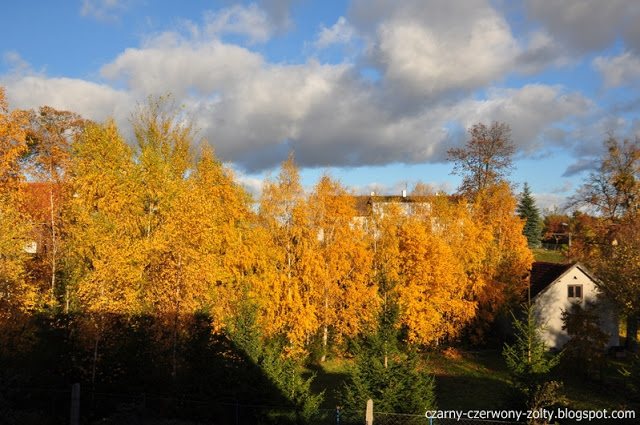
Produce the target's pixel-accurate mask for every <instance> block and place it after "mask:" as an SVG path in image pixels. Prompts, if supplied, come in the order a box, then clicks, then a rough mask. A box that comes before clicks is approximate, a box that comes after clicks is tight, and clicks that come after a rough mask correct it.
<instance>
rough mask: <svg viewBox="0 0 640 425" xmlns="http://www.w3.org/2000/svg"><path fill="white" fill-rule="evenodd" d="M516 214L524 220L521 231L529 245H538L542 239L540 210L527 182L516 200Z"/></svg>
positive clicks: (535, 246) (531, 246)
mask: <svg viewBox="0 0 640 425" xmlns="http://www.w3.org/2000/svg"><path fill="white" fill-rule="evenodd" d="M518 216H520V218H522V219H524V220H525V224H524V228H523V229H522V233H523V234H524V235H525V236H526V237H527V241H528V242H529V247H530V248H538V247H540V241H541V239H542V219H541V218H540V211H539V210H538V207H537V206H536V201H535V199H533V196H532V195H531V189H530V188H529V185H528V184H527V183H525V184H524V189H523V190H522V194H521V195H520V201H519V202H518Z"/></svg>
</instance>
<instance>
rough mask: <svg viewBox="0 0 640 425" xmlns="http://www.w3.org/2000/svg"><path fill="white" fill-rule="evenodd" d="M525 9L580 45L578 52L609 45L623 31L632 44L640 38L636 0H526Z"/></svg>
mask: <svg viewBox="0 0 640 425" xmlns="http://www.w3.org/2000/svg"><path fill="white" fill-rule="evenodd" d="M525 10H526V13H527V15H528V16H529V17H531V18H533V19H534V20H537V21H538V22H540V23H541V25H542V26H543V27H544V28H545V29H546V30H547V31H548V32H549V34H550V35H551V36H552V37H553V38H554V39H556V40H558V41H559V42H562V43H565V44H566V45H568V46H570V47H571V48H573V49H577V52H576V53H578V52H582V53H583V52H590V51H595V50H599V49H602V48H605V47H607V46H609V45H610V44H612V43H613V42H614V41H615V40H616V38H618V37H619V36H621V35H623V34H626V35H627V40H626V41H627V43H629V44H635V43H637V41H640V40H636V37H635V36H634V34H636V32H635V31H636V30H635V29H634V27H637V25H636V23H637V20H638V19H637V18H638V17H639V16H640V9H639V5H638V3H637V1H636V0H607V1H601V0H563V1H556V2H550V1H548V0H526V1H525ZM635 47H640V45H638V44H635Z"/></svg>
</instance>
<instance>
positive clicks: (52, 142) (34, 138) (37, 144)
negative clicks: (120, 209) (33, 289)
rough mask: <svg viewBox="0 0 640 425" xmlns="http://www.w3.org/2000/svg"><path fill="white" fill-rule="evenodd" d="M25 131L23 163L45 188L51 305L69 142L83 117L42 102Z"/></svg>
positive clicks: (66, 186) (65, 194)
mask: <svg viewBox="0 0 640 425" xmlns="http://www.w3.org/2000/svg"><path fill="white" fill-rule="evenodd" d="M29 120H30V124H29V128H28V131H27V145H28V147H29V149H28V154H27V157H26V163H27V165H28V168H29V171H28V172H29V174H30V175H31V176H32V177H33V178H35V179H36V180H38V181H40V182H42V183H45V184H46V188H47V198H48V201H49V202H48V205H47V217H46V221H45V222H43V223H41V224H42V227H43V228H44V229H46V234H47V236H48V238H47V239H48V241H47V250H46V251H47V256H46V258H47V263H48V268H49V283H50V291H49V292H50V303H51V305H52V306H53V305H55V304H56V303H57V301H56V295H57V294H56V291H57V290H58V287H57V286H58V285H57V280H58V274H59V273H60V266H59V260H60V255H61V246H62V244H63V241H62V232H63V222H62V219H61V218H62V212H63V208H64V205H65V203H66V202H67V201H68V199H69V194H70V192H69V190H68V189H69V167H70V164H71V142H72V141H73V140H74V139H76V138H77V137H78V135H79V134H80V133H81V132H82V129H83V127H84V124H85V123H84V119H83V118H82V117H81V116H80V115H78V114H76V113H73V112H69V111H58V110H56V109H54V108H51V107H49V106H43V107H41V108H39V109H38V111H31V113H30V116H29ZM64 299H65V300H66V301H67V302H65V310H68V308H67V306H68V299H69V291H68V290H67V289H65V291H64Z"/></svg>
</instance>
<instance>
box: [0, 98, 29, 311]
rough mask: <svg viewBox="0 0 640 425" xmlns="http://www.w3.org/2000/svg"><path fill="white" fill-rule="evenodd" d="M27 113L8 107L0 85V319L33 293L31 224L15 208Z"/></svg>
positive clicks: (24, 304) (26, 303)
mask: <svg viewBox="0 0 640 425" xmlns="http://www.w3.org/2000/svg"><path fill="white" fill-rule="evenodd" d="M26 125H27V116H26V115H25V114H24V113H23V112H21V111H15V110H14V111H11V110H10V109H9V105H8V102H7V100H6V99H5V96H4V88H3V87H0V294H2V295H0V320H3V319H5V318H8V317H3V316H5V315H7V316H10V315H11V311H12V310H13V309H14V308H17V309H19V310H23V309H31V308H33V307H34V305H35V302H36V293H35V291H34V290H33V287H32V286H30V285H28V282H27V280H26V278H27V268H26V261H27V258H28V255H27V253H26V252H25V247H26V245H27V243H29V242H30V239H31V237H32V233H31V232H32V225H31V223H30V222H29V220H28V217H27V216H26V215H25V214H24V212H23V211H21V209H20V208H19V205H20V199H21V191H20V190H21V187H20V183H21V181H22V179H23V177H24V174H23V170H22V168H21V164H20V160H21V158H22V156H23V155H24V154H25V152H26V151H27V145H26V137H25V136H26V135H25V131H24V129H25V127H26Z"/></svg>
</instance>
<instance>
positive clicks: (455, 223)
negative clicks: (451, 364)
mask: <svg viewBox="0 0 640 425" xmlns="http://www.w3.org/2000/svg"><path fill="white" fill-rule="evenodd" d="M421 203H422V205H421V206H420V207H419V208H414V211H415V212H414V214H413V215H412V216H411V217H409V218H408V219H407V220H406V222H405V223H404V225H403V226H402V228H401V230H400V260H401V265H400V280H401V282H402V284H401V285H398V286H397V291H398V294H399V302H400V315H401V316H400V318H401V322H402V323H403V324H404V325H405V326H406V327H407V330H408V336H409V341H410V342H415V343H419V344H423V345H428V344H432V343H437V342H438V341H439V340H443V339H446V338H455V337H456V336H458V335H459V334H460V331H461V330H462V329H463V327H464V326H465V325H466V324H468V323H469V322H470V321H471V320H472V319H473V318H474V317H475V315H476V308H477V305H476V301H475V296H476V295H477V293H478V292H479V291H481V289H482V287H483V285H484V282H483V281H482V279H481V277H480V276H479V274H478V272H479V269H480V267H481V263H482V261H483V259H484V254H485V249H486V242H487V241H488V239H489V235H488V233H487V232H486V231H484V229H482V228H480V227H478V226H477V225H476V223H475V222H474V221H473V220H472V219H471V214H470V212H469V209H468V207H467V205H466V202H464V200H458V199H455V198H451V197H449V196H448V195H431V196H426V197H423V198H422V202H421Z"/></svg>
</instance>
